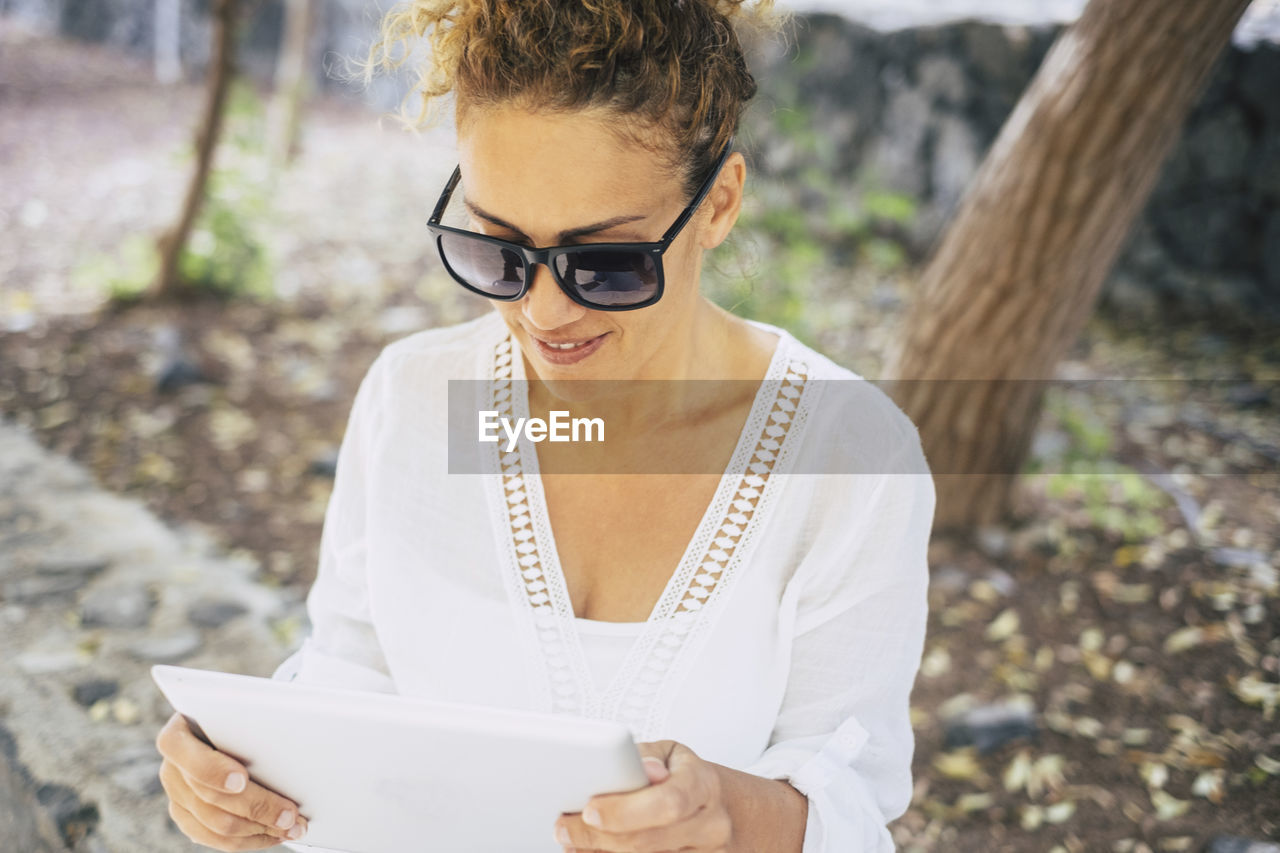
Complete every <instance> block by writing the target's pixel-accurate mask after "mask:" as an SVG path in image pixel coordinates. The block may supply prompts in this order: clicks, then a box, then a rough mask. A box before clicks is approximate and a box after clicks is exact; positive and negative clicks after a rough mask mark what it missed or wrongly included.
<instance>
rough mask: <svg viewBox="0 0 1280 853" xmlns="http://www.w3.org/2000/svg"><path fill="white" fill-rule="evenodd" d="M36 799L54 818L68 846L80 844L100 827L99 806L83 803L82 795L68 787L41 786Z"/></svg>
mask: <svg viewBox="0 0 1280 853" xmlns="http://www.w3.org/2000/svg"><path fill="white" fill-rule="evenodd" d="M36 799H37V800H38V801H39V802H40V805H42V806H44V807H45V810H46V811H48V812H49V814H50V816H52V817H53V820H54V822H55V823H56V824H57V826H58V833H59V834H60V835H61V836H62V840H63V841H64V842H65V843H66V844H67V846H75V845H76V844H78V843H79V842H80V840H81V839H82V838H84V837H85V836H87V835H89V834H90V833H91V832H93V830H94V829H95V828H96V827H97V825H98V820H99V818H100V816H99V814H98V806H97V804H96V803H85V802H82V801H81V799H80V795H79V794H77V793H76V792H75V790H74V789H72V788H68V787H67V786H66V785H55V784H47V785H41V786H40V788H39V789H38V790H37V791H36Z"/></svg>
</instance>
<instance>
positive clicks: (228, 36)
mask: <svg viewBox="0 0 1280 853" xmlns="http://www.w3.org/2000/svg"><path fill="white" fill-rule="evenodd" d="M238 5H239V0H215V5H214V49H213V60H212V63H211V68H210V73H209V85H208V88H207V90H206V98H205V107H204V115H203V117H202V119H201V122H200V129H199V131H198V132H197V134H196V162H195V168H194V169H193V170H192V172H191V180H190V182H189V183H188V184H187V193H186V197H185V198H184V200H183V202H182V210H181V213H180V214H179V216H178V221H177V222H176V223H175V224H174V225H173V226H172V227H171V228H169V229H168V230H167V231H166V232H165V233H163V234H161V235H160V237H159V239H158V240H157V247H158V249H159V251H160V271H159V273H158V274H157V276H156V281H155V284H154V285H153V286H152V289H151V296H152V298H154V299H157V300H164V299H167V298H169V297H171V296H172V295H173V293H174V291H175V290H176V289H177V286H178V258H179V256H180V255H181V253H182V248H183V247H184V246H185V245H186V243H187V238H188V237H189V236H190V234H191V225H192V223H194V222H195V219H196V214H197V213H198V212H199V210H200V202H201V201H202V200H203V198H204V188H205V184H206V183H207V182H208V179H209V168H210V166H211V165H212V163H213V152H214V148H215V147H216V146H217V143H218V135H219V133H220V132H221V130H222V117H223V114H224V113H225V107H226V101H227V89H228V87H229V86H230V84H231V77H232V75H233V74H234V73H235V22H236V11H237V6H238Z"/></svg>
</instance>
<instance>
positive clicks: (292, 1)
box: [267, 0, 316, 169]
mask: <svg viewBox="0 0 1280 853" xmlns="http://www.w3.org/2000/svg"><path fill="white" fill-rule="evenodd" d="M315 7H316V0H285V21H284V38H283V40H282V42H281V45H280V59H279V61H278V63H277V64H276V91H275V97H274V98H273V102H272V105H271V127H270V131H269V132H268V135H267V138H268V144H267V151H268V156H269V157H270V162H271V165H272V167H273V168H275V169H279V168H280V167H282V166H286V165H288V164H289V163H291V162H293V158H294V156H295V155H296V154H297V150H298V133H299V129H300V126H301V121H302V104H303V101H304V100H305V98H306V96H307V89H308V83H309V81H310V74H309V69H308V67H307V57H308V55H309V50H308V48H309V46H310V44H311V32H312V30H313V28H314V26H315Z"/></svg>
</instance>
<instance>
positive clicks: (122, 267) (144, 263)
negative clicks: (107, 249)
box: [71, 233, 160, 303]
mask: <svg viewBox="0 0 1280 853" xmlns="http://www.w3.org/2000/svg"><path fill="white" fill-rule="evenodd" d="M159 271H160V253H159V251H158V250H157V249H156V243H155V240H154V239H153V238H151V237H148V236H147V235H145V234H136V233H135V234H130V235H128V236H127V237H125V238H124V240H122V241H121V243H120V247H119V250H118V251H117V252H116V254H114V255H111V254H107V253H102V252H99V253H96V254H94V255H92V256H90V257H88V258H86V259H84V260H81V261H79V262H78V263H77V264H76V266H75V268H74V269H72V271H71V282H72V285H73V286H74V287H75V288H76V289H77V290H86V291H90V292H94V291H96V292H100V293H105V294H106V296H107V298H108V299H109V300H110V301H111V302H114V303H128V302H135V301H137V300H138V299H140V298H141V297H142V296H143V294H144V293H145V292H146V290H147V288H149V287H150V286H151V283H152V282H153V281H155V278H156V275H157V273H159Z"/></svg>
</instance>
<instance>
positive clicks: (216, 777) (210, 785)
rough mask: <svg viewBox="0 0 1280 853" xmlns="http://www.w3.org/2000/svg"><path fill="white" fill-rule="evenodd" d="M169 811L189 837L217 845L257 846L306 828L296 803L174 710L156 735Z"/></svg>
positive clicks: (296, 836)
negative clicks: (254, 777)
mask: <svg viewBox="0 0 1280 853" xmlns="http://www.w3.org/2000/svg"><path fill="white" fill-rule="evenodd" d="M156 748H157V749H159V750H160V754H161V755H162V756H164V762H163V763H161V765H160V784H162V785H163V786H164V790H165V793H167V794H168V795H169V816H170V817H172V818H173V822H174V823H176V824H177V825H178V828H179V829H181V830H182V832H183V834H185V835H186V836H187V837H188V838H190V839H191V840H192V841H195V842H196V843H198V844H203V845H205V846H206V847H212V848H214V849H215V850H228V851H230V850H261V849H263V848H265V847H273V846H275V845H277V844H279V843H280V841H281V839H286V838H287V839H291V840H295V841H296V840H297V839H299V838H301V837H302V836H303V834H305V833H306V831H307V822H306V820H305V819H303V818H302V817H301V816H300V815H299V814H298V806H297V804H296V803H294V802H292V801H290V800H287V799H285V798H284V797H282V796H280V795H279V794H276V793H274V792H272V791H268V790H267V789H266V788H264V787H262V786H261V785H259V784H258V783H257V782H254V781H252V780H251V779H250V778H249V773H248V771H247V770H245V768H244V765H243V764H241V763H240V762H238V761H236V760H235V759H234V758H231V757H230V756H229V755H226V754H225V753H222V752H218V751H217V750H216V749H213V748H211V747H210V746H209V745H208V744H206V743H205V742H204V741H202V740H200V739H199V738H197V737H196V736H195V735H194V734H192V732H191V728H190V727H189V726H188V725H187V721H186V719H185V718H184V717H183V716H182V715H181V714H178V713H175V714H174V715H173V716H172V717H170V718H169V721H168V722H167V723H165V725H164V728H162V729H161V730H160V734H159V735H157V736H156Z"/></svg>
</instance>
